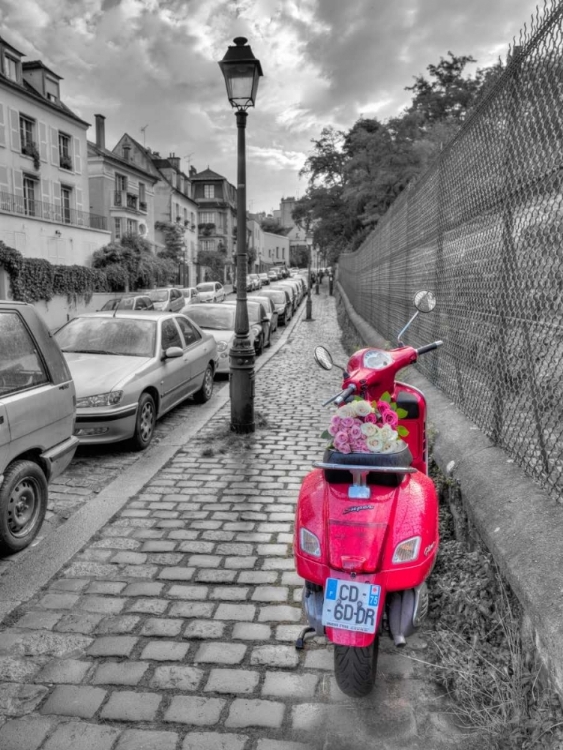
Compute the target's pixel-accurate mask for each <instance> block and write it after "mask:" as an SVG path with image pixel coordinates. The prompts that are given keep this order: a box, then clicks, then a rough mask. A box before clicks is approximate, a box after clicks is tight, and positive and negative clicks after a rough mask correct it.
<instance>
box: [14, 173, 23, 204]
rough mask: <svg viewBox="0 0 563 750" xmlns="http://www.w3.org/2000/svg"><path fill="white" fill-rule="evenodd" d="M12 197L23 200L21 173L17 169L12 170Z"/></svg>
mask: <svg viewBox="0 0 563 750" xmlns="http://www.w3.org/2000/svg"><path fill="white" fill-rule="evenodd" d="M14 195H15V196H16V198H23V172H20V171H19V169H14Z"/></svg>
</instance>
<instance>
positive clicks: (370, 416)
mask: <svg viewBox="0 0 563 750" xmlns="http://www.w3.org/2000/svg"><path fill="white" fill-rule="evenodd" d="M364 422H371V423H372V424H377V415H376V414H368V415H367V417H366V418H365V419H364Z"/></svg>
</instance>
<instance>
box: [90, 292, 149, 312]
mask: <svg viewBox="0 0 563 750" xmlns="http://www.w3.org/2000/svg"><path fill="white" fill-rule="evenodd" d="M154 309H155V307H154V305H153V302H152V300H151V298H150V297H149V296H148V295H133V294H126V295H124V296H123V297H115V299H110V300H108V301H107V302H106V304H105V305H104V306H103V307H102V308H101V312H105V311H106V310H154Z"/></svg>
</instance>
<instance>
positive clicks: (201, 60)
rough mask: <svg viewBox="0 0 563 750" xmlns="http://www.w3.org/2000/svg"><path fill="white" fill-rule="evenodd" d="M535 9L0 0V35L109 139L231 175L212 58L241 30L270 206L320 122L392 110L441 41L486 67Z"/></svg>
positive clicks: (262, 185) (311, 1) (259, 168)
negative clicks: (259, 73)
mask: <svg viewBox="0 0 563 750" xmlns="http://www.w3.org/2000/svg"><path fill="white" fill-rule="evenodd" d="M534 11H535V0H0V35H1V36H3V37H4V38H5V39H6V40H7V41H8V42H10V43H11V44H12V45H13V46H14V47H16V48H17V49H19V50H20V51H21V52H23V53H24V54H25V55H26V56H27V58H28V59H30V60H36V59H40V60H42V61H43V62H44V63H45V64H46V65H48V66H49V67H51V68H52V69H53V70H54V71H55V72H56V73H58V74H59V75H61V76H62V77H63V78H64V80H63V81H62V82H61V97H62V99H63V101H64V102H65V104H67V105H68V106H69V107H70V108H71V109H72V110H73V111H74V112H76V114H78V115H79V116H80V117H82V118H84V119H85V120H86V121H87V122H90V123H92V125H93V124H94V114H96V113H100V114H103V115H105V117H106V145H107V146H108V147H109V148H113V146H114V145H115V143H116V142H117V141H118V139H119V138H120V136H121V135H122V134H123V133H124V132H127V133H129V134H130V135H131V136H132V137H133V138H136V139H137V140H138V141H139V142H140V143H143V138H145V143H146V145H147V146H150V148H152V149H153V150H155V151H159V152H160V153H161V154H162V155H168V154H169V153H171V152H174V153H175V154H176V155H177V156H181V157H183V162H182V165H183V167H184V169H185V170H186V171H187V169H188V165H189V164H192V165H193V166H195V167H196V168H197V170H198V171H201V170H203V169H205V168H206V167H207V166H209V167H210V168H211V169H213V170H215V171H216V172H219V173H220V174H223V175H225V176H226V177H227V178H228V179H229V180H230V181H231V182H232V183H234V184H236V124H235V118H234V114H233V111H232V110H231V108H230V105H229V103H228V101H227V97H226V91H225V85H224V81H223V77H222V74H221V71H220V69H219V66H218V65H217V62H218V61H219V60H220V59H221V58H222V57H223V55H224V54H225V52H226V49H227V46H228V45H229V44H230V43H232V39H233V38H234V37H236V36H246V37H247V38H248V40H249V43H250V45H251V47H252V51H253V52H254V54H255V56H256V57H258V58H259V59H260V62H261V64H262V69H263V71H264V78H262V79H261V81H260V87H259V90H258V99H257V106H256V108H255V109H251V110H250V111H249V117H248V125H247V133H246V134H247V185H248V188H247V198H248V204H249V208H250V209H251V210H252V211H267V212H270V211H271V210H272V209H274V208H278V207H279V202H280V199H281V198H282V197H287V196H289V195H294V196H296V197H298V196H299V195H303V193H304V192H305V190H306V188H307V183H306V180H305V178H302V179H299V177H298V172H299V169H300V168H301V167H302V166H303V162H304V160H305V158H306V156H307V154H308V153H309V151H310V148H311V139H312V138H315V137H317V136H318V135H319V134H320V132H321V130H322V128H323V127H325V126H326V125H334V126H335V127H337V128H342V129H348V128H349V127H351V126H352V125H353V124H354V122H355V121H356V120H357V119H358V118H359V117H360V116H361V115H364V116H377V117H379V118H381V119H385V118H386V117H390V116H393V115H395V114H397V113H399V112H400V111H401V110H402V109H403V107H404V106H405V105H406V104H408V102H409V100H410V94H409V92H407V91H405V90H404V88H405V86H409V85H411V84H412V80H413V77H414V76H415V75H417V74H422V73H425V71H426V66H427V65H428V64H430V63H437V62H438V61H439V59H440V57H441V56H443V57H445V56H446V55H447V53H448V50H451V51H452V52H453V53H454V54H456V55H463V54H470V55H473V57H475V58H476V59H477V61H478V65H479V66H480V67H483V66H486V65H489V64H491V63H493V62H494V61H495V60H496V58H498V57H499V56H501V57H502V58H503V59H505V58H506V52H507V49H508V44H509V43H510V42H511V41H512V38H513V37H514V36H515V35H518V33H519V30H520V28H521V27H522V26H523V25H524V23H525V22H528V23H529V21H530V17H531V14H532V13H533V12H534ZM143 126H146V130H145V133H144V134H143V133H142V132H141V130H140V129H141V128H142V127H143ZM88 136H89V139H90V140H94V139H95V134H94V127H92V128H91V129H90V130H89V132H88Z"/></svg>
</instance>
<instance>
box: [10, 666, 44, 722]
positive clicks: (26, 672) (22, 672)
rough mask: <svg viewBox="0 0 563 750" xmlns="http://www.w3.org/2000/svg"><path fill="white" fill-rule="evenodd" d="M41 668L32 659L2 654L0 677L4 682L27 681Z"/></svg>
mask: <svg viewBox="0 0 563 750" xmlns="http://www.w3.org/2000/svg"><path fill="white" fill-rule="evenodd" d="M40 668H41V665H40V664H38V663H37V662H35V661H32V660H31V659H25V658H22V659H20V658H16V657H13V656H0V675H1V676H0V679H1V680H3V681H4V682H18V683H21V682H26V681H27V680H29V679H30V678H31V677H33V675H34V674H35V673H36V672H38V671H39V669H40ZM0 716H1V713H0Z"/></svg>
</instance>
